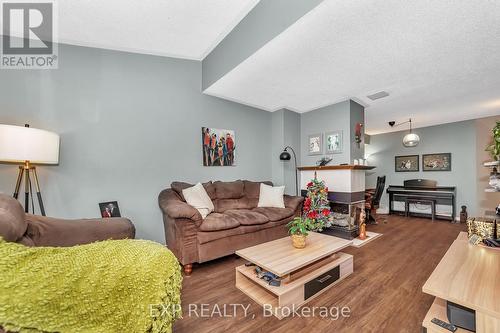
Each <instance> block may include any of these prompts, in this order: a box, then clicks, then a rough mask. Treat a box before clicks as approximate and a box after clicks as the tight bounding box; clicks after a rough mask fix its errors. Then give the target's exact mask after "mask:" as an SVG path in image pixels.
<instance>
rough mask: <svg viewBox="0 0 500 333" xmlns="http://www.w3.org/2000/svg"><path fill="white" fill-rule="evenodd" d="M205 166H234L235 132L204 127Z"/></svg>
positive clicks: (202, 136) (202, 135) (202, 132)
mask: <svg viewBox="0 0 500 333" xmlns="http://www.w3.org/2000/svg"><path fill="white" fill-rule="evenodd" d="M201 139H202V145H203V166H234V165H236V164H235V151H236V138H235V135H234V131H233V130H226V129H217V128H209V127H202V129H201Z"/></svg>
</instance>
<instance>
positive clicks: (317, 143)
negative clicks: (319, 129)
mask: <svg viewBox="0 0 500 333" xmlns="http://www.w3.org/2000/svg"><path fill="white" fill-rule="evenodd" d="M307 143H308V145H309V148H308V155H322V154H323V134H322V133H319V134H311V135H309V137H308V140H307Z"/></svg>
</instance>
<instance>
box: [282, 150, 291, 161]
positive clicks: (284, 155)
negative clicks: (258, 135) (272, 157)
mask: <svg viewBox="0 0 500 333" xmlns="http://www.w3.org/2000/svg"><path fill="white" fill-rule="evenodd" d="M291 158H292V156H291V155H290V153H289V152H287V151H286V150H284V151H283V152H282V153H281V154H280V160H282V161H289V160H290V159H291Z"/></svg>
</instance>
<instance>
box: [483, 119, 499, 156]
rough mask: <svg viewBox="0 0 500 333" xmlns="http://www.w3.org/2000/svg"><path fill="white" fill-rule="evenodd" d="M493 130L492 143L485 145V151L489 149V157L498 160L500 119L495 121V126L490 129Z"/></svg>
mask: <svg viewBox="0 0 500 333" xmlns="http://www.w3.org/2000/svg"><path fill="white" fill-rule="evenodd" d="M491 131H492V132H493V143H492V144H491V145H489V146H488V147H486V151H489V152H490V154H491V157H493V159H494V160H495V161H498V160H499V156H500V121H497V123H496V125H495V127H493V129H492V130H491Z"/></svg>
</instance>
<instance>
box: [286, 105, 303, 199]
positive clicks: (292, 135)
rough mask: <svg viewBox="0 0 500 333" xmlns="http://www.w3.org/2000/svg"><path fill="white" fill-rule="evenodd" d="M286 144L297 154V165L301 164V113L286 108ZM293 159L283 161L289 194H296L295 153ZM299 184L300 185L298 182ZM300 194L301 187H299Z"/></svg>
mask: <svg viewBox="0 0 500 333" xmlns="http://www.w3.org/2000/svg"><path fill="white" fill-rule="evenodd" d="M283 116H284V119H283V122H284V133H283V134H284V139H285V140H284V146H290V147H292V148H293V150H294V151H295V154H296V156H297V166H300V160H301V151H300V140H301V137H300V119H301V117H300V116H301V115H300V114H299V113H296V112H293V111H290V110H285V112H284V114H283ZM290 154H291V155H292V159H291V160H290V161H288V162H282V163H283V164H284V184H285V186H286V187H285V188H286V189H287V192H288V194H292V195H295V194H296V192H295V184H296V169H295V163H294V161H293V153H292V152H290ZM297 186H299V185H298V184H297ZM297 189H298V190H299V194H300V189H299V188H298V187H297Z"/></svg>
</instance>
